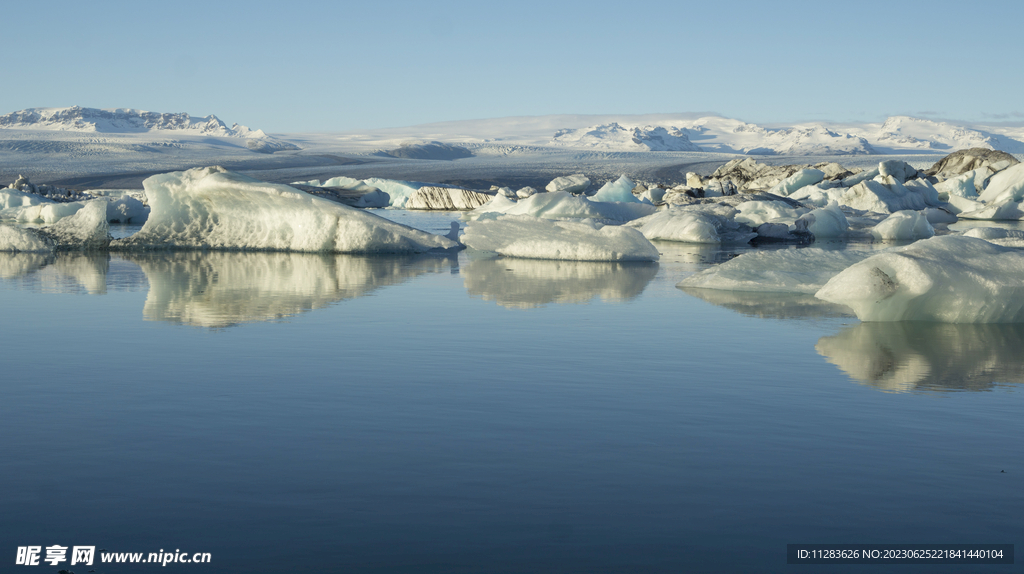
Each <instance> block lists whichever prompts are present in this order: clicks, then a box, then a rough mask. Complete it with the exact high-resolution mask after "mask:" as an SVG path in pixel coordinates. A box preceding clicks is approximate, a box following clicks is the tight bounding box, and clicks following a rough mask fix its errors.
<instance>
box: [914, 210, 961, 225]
mask: <svg viewBox="0 0 1024 574" xmlns="http://www.w3.org/2000/svg"><path fill="white" fill-rule="evenodd" d="M922 213H924V216H925V217H926V218H928V223H931V224H932V225H935V224H936V223H956V222H957V221H958V220H959V219H958V218H957V216H956V215H954V214H953V212H952V211H950V210H949V209H943V208H941V207H929V208H927V209H925V210H924V211H922Z"/></svg>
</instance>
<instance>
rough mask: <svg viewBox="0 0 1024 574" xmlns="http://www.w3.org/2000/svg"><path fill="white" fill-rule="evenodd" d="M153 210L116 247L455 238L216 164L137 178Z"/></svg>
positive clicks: (357, 247) (358, 246)
mask: <svg viewBox="0 0 1024 574" xmlns="http://www.w3.org/2000/svg"><path fill="white" fill-rule="evenodd" d="M143 185H144V187H145V189H146V196H147V198H148V200H149V205H150V207H151V209H152V213H151V214H150V216H149V219H148V220H147V221H146V224H145V225H144V226H143V228H142V229H141V230H140V231H139V232H138V233H136V234H135V235H132V236H131V237H128V238H125V239H121V240H118V241H115V242H113V244H112V247H114V248H116V249H120V250H137V249H233V250H266V251H301V252H341V253H419V252H424V251H428V250H431V249H451V248H455V247H458V244H457V243H456V242H455V241H452V240H450V239H447V238H445V237H441V236H438V235H432V234H430V233H426V232H423V231H418V230H415V229H412V228H411V227H406V226H404V225H401V224H398V223H394V222H391V221H388V220H386V219H383V218H381V217H378V216H376V215H373V214H371V213H368V212H365V211H361V210H358V209H355V208H351V207H348V206H345V205H341V204H339V203H336V202H332V201H329V200H326V199H321V198H318V197H314V196H312V195H309V194H307V193H304V192H301V191H299V190H296V189H294V188H292V187H289V186H287V185H281V184H272V183H266V182H262V181H259V180H256V179H253V178H250V177H246V176H243V175H241V174H238V173H234V172H230V171H228V170H226V169H224V168H220V167H208V168H196V169H191V170H188V171H184V172H173V173H167V174H163V175H156V176H153V177H150V178H148V179H147V180H145V181H144V182H143Z"/></svg>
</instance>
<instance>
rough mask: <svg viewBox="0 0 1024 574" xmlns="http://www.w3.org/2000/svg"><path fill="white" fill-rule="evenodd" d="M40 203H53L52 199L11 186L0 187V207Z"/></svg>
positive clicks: (8, 207) (6, 207)
mask: <svg viewBox="0 0 1024 574" xmlns="http://www.w3.org/2000/svg"><path fill="white" fill-rule="evenodd" d="M40 203H53V201H52V200H50V199H46V198H45V197H43V196H41V195H38V194H35V193H29V192H27V191H21V190H18V189H14V188H11V187H7V188H3V189H0V209H10V208H12V207H25V206H28V205H39V204H40Z"/></svg>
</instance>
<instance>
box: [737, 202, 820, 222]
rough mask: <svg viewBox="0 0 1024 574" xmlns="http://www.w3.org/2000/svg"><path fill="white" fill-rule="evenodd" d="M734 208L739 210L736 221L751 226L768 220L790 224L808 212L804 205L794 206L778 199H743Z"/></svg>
mask: <svg viewBox="0 0 1024 574" xmlns="http://www.w3.org/2000/svg"><path fill="white" fill-rule="evenodd" d="M736 210H737V211H738V212H739V213H738V214H737V215H736V221H739V222H741V223H746V224H747V225H749V226H751V227H757V226H758V225H761V224H762V223H768V222H776V223H778V222H779V220H782V221H783V222H785V223H786V224H787V225H791V224H792V223H793V222H795V221H796V220H797V218H799V217H800V216H801V215H803V214H805V213H808V212H810V209H807V208H806V207H794V206H792V205H790V204H788V203H786V202H784V201H779V200H765V201H745V202H743V203H740V204H738V205H736Z"/></svg>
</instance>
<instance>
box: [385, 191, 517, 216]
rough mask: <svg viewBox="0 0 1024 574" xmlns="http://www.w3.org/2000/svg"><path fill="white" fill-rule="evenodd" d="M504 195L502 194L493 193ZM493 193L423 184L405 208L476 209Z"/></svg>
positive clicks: (488, 199)
mask: <svg viewBox="0 0 1024 574" xmlns="http://www.w3.org/2000/svg"><path fill="white" fill-rule="evenodd" d="M495 195H501V196H502V197H505V195H504V194H501V193H499V194H495ZM492 197H495V196H494V195H491V194H488V193H481V192H479V191H471V190H469V189H462V188H458V187H441V186H436V185H425V186H423V187H421V188H419V189H417V190H416V191H415V192H413V194H412V195H411V196H409V199H408V201H406V203H405V208H406V209H433V210H443V211H460V210H467V209H476V208H477V207H480V206H481V205H484V204H485V203H487V202H488V201H490V200H491V198H492Z"/></svg>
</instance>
